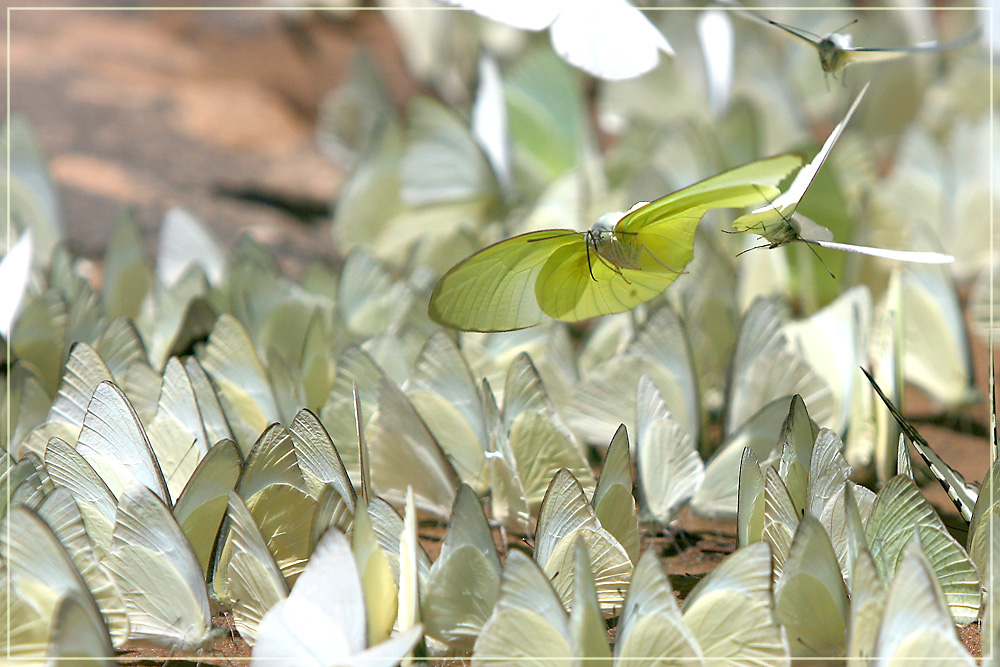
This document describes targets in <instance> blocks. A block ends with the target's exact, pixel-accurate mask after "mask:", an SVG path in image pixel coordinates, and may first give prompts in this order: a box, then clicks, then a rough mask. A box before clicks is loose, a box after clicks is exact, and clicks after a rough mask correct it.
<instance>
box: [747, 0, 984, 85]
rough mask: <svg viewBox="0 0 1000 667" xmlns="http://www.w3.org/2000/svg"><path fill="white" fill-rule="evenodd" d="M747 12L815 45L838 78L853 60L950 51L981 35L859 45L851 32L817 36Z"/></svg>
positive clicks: (823, 63) (825, 67)
mask: <svg viewBox="0 0 1000 667" xmlns="http://www.w3.org/2000/svg"><path fill="white" fill-rule="evenodd" d="M746 14H748V15H750V16H753V17H754V18H756V19H758V20H760V21H763V22H764V23H769V24H771V25H773V26H774V27H775V28H779V29H781V30H784V31H785V32H787V33H788V34H789V35H794V36H795V37H798V38H799V39H801V40H804V41H806V42H809V43H810V44H812V45H813V46H814V47H815V48H816V51H818V52H819V62H820V65H821V66H822V67H823V72H824V73H825V74H827V75H829V76H832V77H834V78H836V77H837V74H839V73H841V72H843V71H844V70H845V69H846V68H847V67H848V66H849V65H853V64H855V63H866V62H878V61H881V60H894V59H896V58H902V57H904V56H906V55H909V54H911V53H921V52H928V51H949V50H951V49H958V48H961V47H963V46H966V45H967V44H971V43H973V42H975V41H976V40H977V39H979V36H980V30H979V29H978V28H977V29H976V30H974V31H972V32H971V33H969V34H968V35H965V36H964V37H960V38H958V39H954V40H951V41H949V42H934V41H931V42H919V43H917V44H914V45H912V46H890V47H879V46H875V47H861V46H853V45H852V44H851V36H850V35H846V34H842V33H839V32H831V33H829V34H828V35H825V36H820V35H817V34H816V33H813V32H809V31H808V30H803V29H802V28H795V27H793V26H790V25H785V24H784V23H778V22H777V21H772V20H771V19H769V18H766V17H764V16H761V15H760V14H756V13H754V12H746ZM856 22H857V19H855V20H854V21H851V23H848V24H847V25H846V26H844V28H846V27H847V26H849V25H851V24H853V23H856ZM844 28H840V30H843V29H844Z"/></svg>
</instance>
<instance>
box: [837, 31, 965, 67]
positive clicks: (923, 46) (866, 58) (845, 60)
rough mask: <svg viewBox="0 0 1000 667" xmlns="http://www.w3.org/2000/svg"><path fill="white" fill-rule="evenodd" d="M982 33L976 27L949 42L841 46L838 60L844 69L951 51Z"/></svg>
mask: <svg viewBox="0 0 1000 667" xmlns="http://www.w3.org/2000/svg"><path fill="white" fill-rule="evenodd" d="M981 35H982V29H981V28H978V27H977V28H976V29H975V30H973V31H972V32H970V33H969V34H967V35H965V36H964V37H959V38H958V39H953V40H951V41H948V42H934V41H931V42H919V43H917V44H913V45H911V46H893V47H850V48H840V49H839V51H840V54H839V55H840V57H839V59H838V61H837V65H838V69H843V68H845V67H847V66H848V65H853V64H855V63H872V62H878V61H880V60H894V59H896V58H902V57H903V56H907V55H909V54H911V53H921V52H928V51H950V50H951V49H959V48H962V47H963V46H966V45H968V44H972V43H973V42H975V41H977V40H978V39H979V38H980V36H981Z"/></svg>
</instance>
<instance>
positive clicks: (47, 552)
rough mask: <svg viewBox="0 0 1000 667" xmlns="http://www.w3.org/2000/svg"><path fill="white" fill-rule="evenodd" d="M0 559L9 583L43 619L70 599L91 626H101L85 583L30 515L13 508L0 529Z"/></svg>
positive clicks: (42, 523)
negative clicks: (74, 602) (76, 600)
mask: <svg viewBox="0 0 1000 667" xmlns="http://www.w3.org/2000/svg"><path fill="white" fill-rule="evenodd" d="M0 556H2V558H3V562H4V563H5V564H6V565H7V569H8V572H9V576H10V578H9V580H8V581H10V582H13V583H14V584H16V585H17V587H18V588H19V589H20V590H21V592H22V593H23V594H24V595H25V597H26V598H27V599H28V600H29V601H30V602H31V603H32V604H33V606H35V607H36V608H37V609H38V610H39V611H41V612H42V615H43V616H44V617H46V618H52V617H53V616H54V615H55V614H56V612H57V611H58V604H59V600H60V598H63V597H66V596H74V597H76V598H77V599H79V601H80V602H81V604H83V605H84V606H85V612H86V614H87V616H88V617H89V620H90V622H91V624H93V625H100V626H103V625H104V621H103V620H102V618H101V613H100V611H99V610H98V607H97V605H96V603H95V602H94V598H93V596H92V595H91V594H90V590H89V589H88V588H87V582H86V581H84V579H83V577H81V576H80V573H79V572H78V571H77V569H76V566H75V565H74V563H73V561H72V560H71V559H70V557H69V555H68V554H67V553H66V550H65V549H63V546H62V545H61V544H60V543H59V539H58V538H57V537H56V535H55V533H53V532H52V530H51V529H50V528H49V526H48V525H47V524H46V523H45V521H43V520H42V518H41V517H39V516H38V514H36V513H35V512H34V511H32V510H30V509H28V508H26V507H23V506H22V507H14V508H12V509H11V510H10V512H8V513H7V516H6V517H5V518H4V522H3V524H2V525H0Z"/></svg>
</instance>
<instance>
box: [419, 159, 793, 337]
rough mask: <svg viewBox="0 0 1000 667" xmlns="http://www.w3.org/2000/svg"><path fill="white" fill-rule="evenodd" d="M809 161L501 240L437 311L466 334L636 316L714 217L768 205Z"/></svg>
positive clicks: (478, 258) (441, 291)
mask: <svg viewBox="0 0 1000 667" xmlns="http://www.w3.org/2000/svg"><path fill="white" fill-rule="evenodd" d="M801 164H802V159H801V158H800V157H799V156H797V155H779V156H777V157H772V158H766V159H763V160H757V161H754V162H750V163H748V164H745V165H743V166H741V167H736V168H735V169H731V170H729V171H725V172H722V173H721V174H718V175H716V176H713V177H711V178H708V179H706V180H704V181H701V182H699V183H695V184H694V185H691V186H688V187H686V188H683V189H681V190H678V191H677V192H674V193H672V194H669V195H667V196H665V197H662V198H660V199H657V200H656V201H654V202H650V203H645V202H643V203H640V204H636V205H635V206H633V207H632V209H631V210H629V211H628V212H627V213H624V214H621V213H608V214H605V215H603V216H601V217H600V218H599V219H598V220H597V222H595V223H594V225H593V227H591V228H590V229H589V230H588V231H585V232H581V231H576V230H570V229H549V230H542V231H535V232H528V233H527V234H521V235H519V236H515V237H513V238H510V239H507V240H505V241H500V242H499V243H495V244H493V245H491V246H489V247H487V248H485V249H483V250H481V251H479V252H478V253H476V254H474V255H472V256H471V257H469V258H468V259H466V260H464V261H462V262H461V263H459V264H458V265H457V266H455V267H454V268H452V269H451V270H450V271H448V273H446V274H445V275H444V277H443V278H441V280H440V281H439V282H438V284H437V286H436V287H435V288H434V292H433V293H432V294H431V298H430V305H429V307H428V313H429V314H430V317H431V318H432V319H433V320H435V321H436V322H439V323H441V324H443V325H445V326H449V327H453V328H456V329H462V330H466V331H511V330H514V329H523V328H525V327H530V326H532V325H535V324H538V323H539V322H541V321H542V318H543V315H548V316H549V317H553V318H555V319H558V320H564V321H568V322H575V321H578V320H584V319H587V318H590V317H596V316H597V315H607V314H610V313H620V312H623V311H626V310H630V309H631V308H634V307H635V306H637V305H639V304H640V303H643V302H645V301H649V300H650V299H652V298H653V297H655V296H656V295H658V294H659V293H660V292H662V291H663V290H664V289H666V288H667V286H669V285H670V284H671V283H672V282H674V280H676V279H677V277H678V276H679V275H680V274H681V273H682V272H683V271H684V268H685V267H686V266H687V265H688V263H689V262H690V261H691V260H692V259H693V258H694V233H695V229H696V228H697V226H698V221H699V220H701V217H702V216H703V215H704V214H705V212H706V211H708V210H709V209H712V208H732V207H744V206H750V205H753V204H755V203H758V202H762V201H764V200H766V199H767V198H769V197H772V196H773V195H775V194H777V193H778V189H777V187H776V186H777V184H778V183H779V182H780V181H781V179H782V178H784V177H785V176H786V175H787V174H789V173H790V172H791V171H793V170H794V169H796V168H798V167H799V166H801Z"/></svg>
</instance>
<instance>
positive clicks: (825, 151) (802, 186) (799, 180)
mask: <svg viewBox="0 0 1000 667" xmlns="http://www.w3.org/2000/svg"><path fill="white" fill-rule="evenodd" d="M867 90H868V84H865V87H864V88H862V89H861V92H860V93H858V96H857V97H856V98H854V102H853V103H852V104H851V107H850V108H849V109H848V110H847V113H846V114H845V115H844V119H843V120H842V121H840V122H839V123H837V126H836V127H835V128H833V132H831V133H830V136H829V137H827V138H826V142H825V143H824V144H823V148H821V149H820V151H819V153H817V154H816V157H814V158H813V159H812V160H811V161H810V162H809V164H807V165H806V166H804V167H802V169H800V170H799V173H798V174H796V175H795V179H794V180H793V181H792V184H791V185H789V186H788V189H787V190H785V191H784V192H782V193H781V194H780V195H778V196H777V198H775V200H774V201H773V202H771V203H770V204H768V205H767V206H764V207H761V208H759V209H756V210H755V211H753V212H752V213H751V214H750V215H757V214H761V213H767V212H768V211H775V212H777V213H778V214H779V215H781V216H782V217H785V218H788V217H790V216H791V214H792V212H794V211H795V207H796V206H798V205H799V202H800V201H801V200H802V197H803V195H805V193H806V190H808V189H809V185H810V184H811V183H812V182H813V179H814V178H816V173H817V172H818V171H819V170H820V167H822V166H823V163H824V162H825V161H826V158H827V156H828V155H829V154H830V151H832V150H833V146H834V144H836V143H837V140H838V139H840V135H841V134H842V133H843V132H844V128H845V127H847V123H848V122H849V121H850V120H851V116H852V115H854V110H855V109H857V107H858V103H860V102H861V98H862V97H864V96H865V92H866V91H867ZM734 224H735V223H734Z"/></svg>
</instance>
